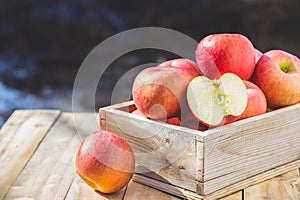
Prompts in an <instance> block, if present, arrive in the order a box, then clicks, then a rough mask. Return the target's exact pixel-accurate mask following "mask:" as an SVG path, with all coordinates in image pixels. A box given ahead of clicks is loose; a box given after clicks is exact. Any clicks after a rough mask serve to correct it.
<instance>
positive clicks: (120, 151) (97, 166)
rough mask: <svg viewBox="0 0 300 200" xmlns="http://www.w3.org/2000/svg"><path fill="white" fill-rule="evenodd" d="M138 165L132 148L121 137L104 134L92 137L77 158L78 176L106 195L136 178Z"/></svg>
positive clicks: (88, 137)
mask: <svg viewBox="0 0 300 200" xmlns="http://www.w3.org/2000/svg"><path fill="white" fill-rule="evenodd" d="M134 165H135V159H134V154H133V152H132V150H131V148H130V146H129V145H128V144H127V143H126V142H125V141H124V140H123V139H122V138H121V137H119V136H118V135H116V134H114V133H111V132H108V131H104V130H101V131H96V132H94V133H92V134H89V135H88V136H87V137H86V138H85V139H84V140H83V141H82V142H81V144H80V147H79V149H78V152H77V155H76V170H77V173H78V175H79V176H80V177H81V178H82V180H84V181H85V182H86V183H87V184H88V185H89V186H90V187H92V188H93V189H95V190H97V191H100V192H102V193H113V192H117V191H119V190H121V189H122V188H123V187H125V186H126V185H127V184H128V182H129V181H130V179H131V178H132V175H133V172H134Z"/></svg>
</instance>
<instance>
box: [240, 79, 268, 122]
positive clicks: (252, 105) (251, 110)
mask: <svg viewBox="0 0 300 200" xmlns="http://www.w3.org/2000/svg"><path fill="white" fill-rule="evenodd" d="M244 84H245V86H246V88H247V94H248V103H247V107H246V109H245V111H244V112H243V114H242V115H241V116H240V119H245V118H248V117H253V116H256V115H260V114H263V113H266V112H267V100H266V97H265V95H264V93H263V92H262V91H261V89H260V88H259V87H257V86H256V85H255V84H254V83H252V82H250V81H244Z"/></svg>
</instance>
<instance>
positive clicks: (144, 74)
mask: <svg viewBox="0 0 300 200" xmlns="http://www.w3.org/2000/svg"><path fill="white" fill-rule="evenodd" d="M199 75H200V73H199V71H198V68H197V66H196V64H195V63H194V62H193V61H190V60H188V59H175V60H171V61H166V62H164V63H162V64H160V65H159V66H157V67H150V68H146V69H144V70H143V71H141V72H140V73H139V74H138V75H137V76H136V78H135V80H134V83H133V89H132V95H133V100H134V103H135V105H136V107H137V109H138V110H139V111H140V112H141V113H142V114H143V115H144V116H146V117H148V118H151V119H166V118H170V117H174V116H179V115H180V113H181V111H183V110H185V109H187V108H188V107H187V103H186V89H187V86H188V84H189V82H190V81H191V80H192V79H193V78H194V77H196V76H199Z"/></svg>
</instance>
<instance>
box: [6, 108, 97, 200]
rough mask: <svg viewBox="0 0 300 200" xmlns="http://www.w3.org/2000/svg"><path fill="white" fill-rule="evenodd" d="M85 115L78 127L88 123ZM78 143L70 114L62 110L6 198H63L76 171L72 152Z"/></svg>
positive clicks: (75, 149) (73, 152) (74, 152)
mask: <svg viewBox="0 0 300 200" xmlns="http://www.w3.org/2000/svg"><path fill="white" fill-rule="evenodd" d="M89 115H91V114H89ZM85 119H87V118H86V117H85V114H82V121H81V122H80V124H78V125H79V126H81V128H83V127H85V126H88V125H89V123H88V121H86V120H85ZM94 128H95V130H96V129H97V127H94ZM79 144H80V139H79V136H78V134H77V130H76V128H75V126H74V122H73V114H72V113H62V114H61V116H60V117H59V119H58V120H57V122H56V123H55V124H54V126H53V127H52V128H51V130H50V131H49V133H48V134H47V136H46V137H45V138H44V140H43V141H42V143H41V144H40V146H39V148H38V149H37V150H36V152H35V153H34V155H33V156H32V158H31V159H30V161H29V162H28V164H27V165H26V167H25V168H24V169H23V171H22V173H21V174H20V176H19V177H18V178H17V180H16V181H15V183H14V184H13V186H12V187H11V188H10V190H9V191H8V193H7V196H6V199H15V198H33V199H43V200H44V199H64V198H65V196H66V195H67V192H68V190H69V188H70V186H71V183H72V182H73V179H74V176H75V173H76V172H75V171H76V169H75V154H76V151H77V148H78V147H79Z"/></svg>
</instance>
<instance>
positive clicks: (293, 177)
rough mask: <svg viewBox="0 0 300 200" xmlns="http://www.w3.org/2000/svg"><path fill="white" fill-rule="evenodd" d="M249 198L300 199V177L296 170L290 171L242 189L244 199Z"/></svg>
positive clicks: (249, 199)
mask: <svg viewBox="0 0 300 200" xmlns="http://www.w3.org/2000/svg"><path fill="white" fill-rule="evenodd" d="M251 199H255V200H264V199H272V200H281V199H284V200H296V199H300V177H299V172H298V170H293V171H290V172H288V173H286V174H283V175H280V176H278V177H275V178H273V179H270V180H268V181H265V182H262V183H260V184H257V185H254V186H251V187H249V188H246V189H244V200H251Z"/></svg>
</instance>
